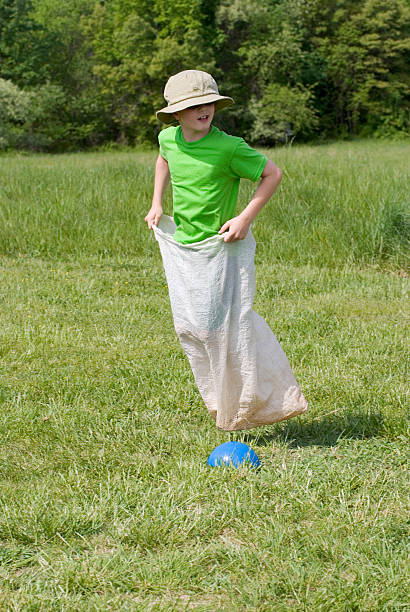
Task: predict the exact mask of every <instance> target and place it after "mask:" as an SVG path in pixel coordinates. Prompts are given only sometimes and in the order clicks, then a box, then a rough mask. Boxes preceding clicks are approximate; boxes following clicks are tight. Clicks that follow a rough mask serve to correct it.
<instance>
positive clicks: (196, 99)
mask: <svg viewBox="0 0 410 612" xmlns="http://www.w3.org/2000/svg"><path fill="white" fill-rule="evenodd" d="M164 98H165V100H166V101H167V102H168V106H166V107H165V108H161V110H159V111H157V113H156V115H157V117H158V119H159V120H160V121H162V122H163V123H173V122H174V121H175V118H174V116H173V113H177V112H178V111H182V110H184V109H185V108H189V107H190V106H196V105H197V104H209V103H211V102H215V111H218V110H221V109H222V108H225V107H227V106H230V105H231V104H233V99H232V98H229V97H228V96H220V95H219V91H218V85H217V84H216V81H215V79H214V78H213V77H212V76H211V75H210V74H208V73H207V72H202V70H183V71H182V72H178V74H174V75H173V76H172V77H170V78H169V79H168V82H167V84H166V85H165V89H164Z"/></svg>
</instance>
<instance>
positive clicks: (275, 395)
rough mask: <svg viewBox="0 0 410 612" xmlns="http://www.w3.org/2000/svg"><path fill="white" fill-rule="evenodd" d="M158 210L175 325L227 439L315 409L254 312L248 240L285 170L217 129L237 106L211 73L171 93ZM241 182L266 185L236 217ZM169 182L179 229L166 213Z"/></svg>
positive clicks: (173, 86) (186, 77) (172, 87)
mask: <svg viewBox="0 0 410 612" xmlns="http://www.w3.org/2000/svg"><path fill="white" fill-rule="evenodd" d="M164 96H165V99H166V100H167V102H168V106H166V107H165V108H163V109H162V110H160V111H158V112H157V117H158V118H159V119H160V120H161V121H162V122H164V123H165V124H170V123H173V122H174V121H175V120H176V121H178V122H179V125H178V126H177V127H174V126H173V127H169V128H167V129H165V130H163V131H162V132H160V134H159V138H158V140H159V145H160V152H159V155H158V158H157V162H156V167H155V184H154V195H153V200H152V206H151V209H150V211H149V212H148V214H147V216H146V217H145V221H146V222H147V224H148V227H149V229H154V231H155V236H156V239H157V240H158V242H159V246H160V249H161V254H162V258H163V263H164V268H165V274H166V277H167V282H168V288H169V294H170V299H171V307H172V313H173V318H174V325H175V329H176V332H177V334H178V336H179V340H180V342H181V345H182V347H183V349H184V350H185V353H186V354H187V357H188V359H189V361H190V364H191V367H192V370H193V373H194V377H195V380H196V383H197V385H198V388H199V391H200V393H201V395H202V397H203V399H204V402H205V404H206V406H207V408H208V411H209V412H210V414H211V416H213V417H214V418H215V420H216V425H217V427H219V428H220V429H224V430H229V431H232V430H238V429H250V428H252V427H258V426H260V425H267V424H270V423H274V422H276V421H280V420H283V419H287V418H290V417H292V416H295V415H296V414H300V413H302V412H304V411H305V410H306V409H307V403H306V400H305V398H304V396H303V394H302V392H301V390H300V388H299V386H298V385H297V382H296V380H295V378H294V376H293V372H292V370H291V369H290V365H289V362H288V360H287V358H286V355H285V354H284V352H283V350H282V349H281V347H280V345H279V343H278V341H277V340H276V338H275V336H274V334H273V333H272V331H271V330H270V328H269V326H268V325H267V324H266V322H265V321H264V320H263V319H262V318H261V317H259V315H257V314H256V313H255V312H254V311H253V309H252V303H253V297H254V250H255V241H254V239H253V236H252V233H251V232H250V231H249V230H250V226H251V223H252V221H253V220H254V219H255V217H256V215H257V214H258V213H259V212H260V210H261V209H262V208H263V207H264V206H265V204H266V203H267V201H268V200H269V198H270V197H271V196H272V194H273V193H274V191H275V190H276V188H277V187H278V185H279V183H280V181H281V176H282V175H281V171H280V169H279V168H278V167H277V166H276V165H275V164H274V163H273V162H271V161H270V160H268V159H267V158H266V156H265V155H262V154H261V153H259V152H258V151H256V150H255V149H252V148H251V147H250V146H249V145H247V144H246V142H245V141H244V140H243V139H242V138H237V137H234V136H229V135H228V134H225V133H224V132H222V131H220V130H219V129H217V128H216V127H214V126H212V119H213V116H214V113H215V112H216V111H218V110H221V109H222V108H225V107H226V106H229V105H230V104H232V103H233V100H232V98H229V97H227V96H221V95H220V94H219V91H218V87H217V85H216V82H215V81H214V79H213V78H212V76H211V75H210V74H207V73H206V72H202V71H199V70H185V71H183V72H180V73H178V74H176V75H174V76H172V77H171V78H170V79H169V80H168V82H167V84H166V87H165V91H164ZM241 178H247V179H250V180H252V181H257V180H259V179H260V183H259V186H258V188H257V189H256V192H255V194H254V195H253V197H252V199H251V201H250V202H249V204H248V205H247V206H246V208H245V209H244V210H243V211H242V212H241V213H240V214H239V215H236V214H235V211H236V201H237V196H238V188H239V182H240V179H241ZM170 179H171V182H172V189H173V205H174V206H173V209H174V210H173V215H174V218H173V220H172V219H171V218H169V217H167V216H166V215H163V212H162V198H163V195H164V191H165V189H166V187H167V185H168V183H169V180H170Z"/></svg>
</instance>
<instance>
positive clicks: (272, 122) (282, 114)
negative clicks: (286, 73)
mask: <svg viewBox="0 0 410 612" xmlns="http://www.w3.org/2000/svg"><path fill="white" fill-rule="evenodd" d="M312 98H313V95H312V92H311V91H310V90H309V89H304V88H302V87H294V88H290V87H287V86H284V85H277V84H271V85H268V87H267V88H266V90H265V92H264V94H263V96H262V97H261V98H260V99H259V100H256V99H255V98H253V99H252V101H251V104H250V111H251V113H252V115H253V117H254V120H253V127H252V130H251V132H250V135H249V136H250V139H251V140H252V141H254V142H255V141H256V142H260V143H261V144H265V145H273V144H277V143H282V144H286V143H288V142H292V141H293V140H294V139H295V138H296V136H297V135H302V136H307V135H309V134H311V133H312V132H313V131H314V130H315V129H316V127H317V125H318V119H317V116H316V112H315V110H314V108H313V104H312Z"/></svg>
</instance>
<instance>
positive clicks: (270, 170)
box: [218, 159, 282, 242]
mask: <svg viewBox="0 0 410 612" xmlns="http://www.w3.org/2000/svg"><path fill="white" fill-rule="evenodd" d="M281 180H282V171H281V170H280V168H278V167H277V166H275V164H274V163H273V162H271V161H270V160H269V159H268V161H267V162H266V166H265V168H264V170H263V172H262V174H261V181H260V183H259V185H258V188H257V190H256V191H255V193H254V195H253V198H252V200H251V201H250V202H249V204H248V206H247V207H246V208H245V209H244V210H243V211H242V212H241V214H240V215H238V216H237V217H234V218H233V219H230V220H229V221H227V222H226V223H224V225H223V226H222V227H221V229H220V230H219V232H218V233H219V234H224V241H225V242H234V241H235V240H243V239H244V238H246V236H247V234H248V231H249V228H250V226H251V223H252V221H253V220H254V219H255V217H256V215H257V214H258V213H259V212H260V211H261V210H262V208H263V207H264V206H265V204H266V203H267V202H268V200H269V199H270V198H271V197H272V195H273V194H274V193H275V191H276V189H277V187H278V186H279V183H280V182H281Z"/></svg>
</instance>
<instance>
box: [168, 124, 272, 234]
mask: <svg viewBox="0 0 410 612" xmlns="http://www.w3.org/2000/svg"><path fill="white" fill-rule="evenodd" d="M158 140H159V147H160V148H159V152H160V154H161V156H162V157H163V158H164V159H166V160H167V162H168V165H169V171H170V174H171V183H172V191H173V202H174V213H173V214H174V221H175V223H176V226H177V229H176V232H175V234H174V238H175V240H177V241H178V242H180V243H182V244H190V243H192V242H199V241H200V240H204V239H205V238H209V237H210V236H214V235H215V234H217V233H218V231H219V230H220V229H221V227H222V225H223V224H224V223H225V222H226V221H228V220H229V219H232V217H234V216H235V214H236V200H237V197H238V189H239V181H240V179H241V178H247V179H250V180H251V181H257V180H258V179H259V178H260V176H261V174H262V172H263V169H264V168H265V165H266V162H267V158H266V157H265V155H262V153H259V152H258V151H256V150H255V149H252V148H251V147H250V146H249V145H248V144H246V142H245V141H244V140H243V138H238V137H236V136H229V135H228V134H225V132H222V131H221V130H218V128H216V127H215V126H212V127H211V130H210V132H209V133H208V134H207V135H206V136H204V137H203V138H201V139H200V140H197V141H195V142H186V141H185V139H184V137H183V134H182V129H181V127H180V126H177V127H175V126H173V127H169V128H166V129H165V130H162V132H160V133H159V136H158Z"/></svg>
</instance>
